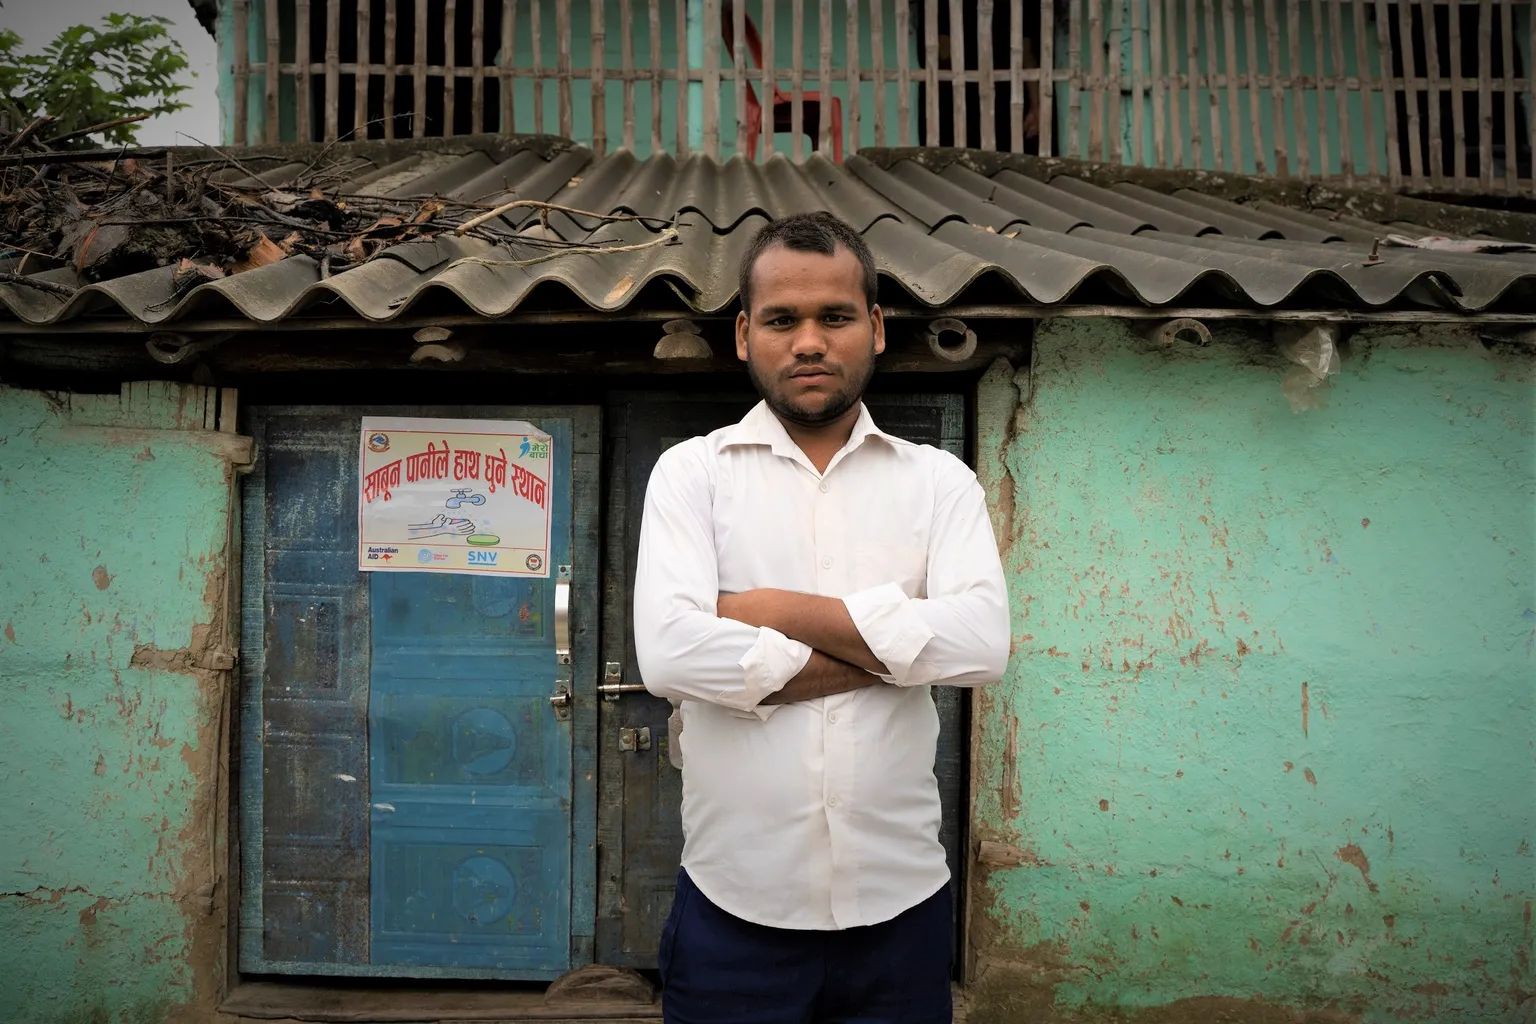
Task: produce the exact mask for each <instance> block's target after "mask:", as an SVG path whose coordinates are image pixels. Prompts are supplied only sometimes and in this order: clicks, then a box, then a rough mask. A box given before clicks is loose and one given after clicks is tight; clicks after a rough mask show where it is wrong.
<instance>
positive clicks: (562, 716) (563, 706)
mask: <svg viewBox="0 0 1536 1024" xmlns="http://www.w3.org/2000/svg"><path fill="white" fill-rule="evenodd" d="M549 706H550V707H552V708H554V709H555V718H557V719H559V720H560V721H562V722H563V721H565V720H566V719H568V718H570V717H571V688H570V687H569V686H566V685H565V684H564V683H557V684H556V685H555V692H554V693H552V694H550V695H549Z"/></svg>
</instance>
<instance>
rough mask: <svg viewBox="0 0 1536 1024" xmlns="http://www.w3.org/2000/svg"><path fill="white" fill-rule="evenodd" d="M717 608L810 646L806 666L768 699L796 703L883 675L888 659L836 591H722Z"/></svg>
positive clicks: (874, 681) (766, 700)
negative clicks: (824, 594)
mask: <svg viewBox="0 0 1536 1024" xmlns="http://www.w3.org/2000/svg"><path fill="white" fill-rule="evenodd" d="M715 611H716V613H717V614H718V615H719V616H720V617H721V618H724V619H734V620H735V621H737V622H742V623H745V624H747V625H748V626H756V627H759V628H761V627H767V628H768V629H774V630H778V631H779V632H780V633H783V634H784V635H785V636H787V637H789V638H790V639H791V640H798V641H799V642H801V643H803V644H805V645H806V646H807V647H810V648H811V657H810V660H808V661H807V662H806V663H805V667H804V668H802V669H801V670H800V671H799V672H798V673H796V674H795V676H793V677H792V678H791V679H790V680H789V682H787V683H785V684H784V686H783V687H781V688H780V689H779V690H778V691H777V692H775V693H771V694H769V695H768V696H767V697H765V698H763V701H762V702H763V703H764V704H769V705H772V704H794V703H796V702H798V701H802V700H814V699H816V698H817V697H830V696H832V695H833V694H838V693H847V692H848V691H850V690H858V689H862V688H863V687H866V686H874V685H877V684H881V683H883V682H884V681H883V680H882V679H881V678H880V677H881V676H883V675H886V674H887V670H886V667H885V665H883V664H882V663H881V662H880V659H879V658H877V657H875V654H874V652H873V651H871V650H870V649H869V644H867V643H865V641H864V637H863V636H862V635H860V633H859V630H858V627H857V626H855V625H854V622H853V616H852V615H850V614H849V613H848V606H847V605H846V604H844V603H843V602H842V601H840V600H838V599H837V598H834V597H818V596H817V595H815V594H800V593H796V592H795V591H792V590H769V589H764V590H749V591H746V592H745V593H741V594H721V595H720V599H719V603H718V604H717V605H716V608H715Z"/></svg>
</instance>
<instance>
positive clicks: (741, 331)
mask: <svg viewBox="0 0 1536 1024" xmlns="http://www.w3.org/2000/svg"><path fill="white" fill-rule="evenodd" d="M747 323H748V320H747V311H746V310H742V311H741V312H740V313H737V314H736V358H737V359H740V360H741V361H742V362H746V361H747Z"/></svg>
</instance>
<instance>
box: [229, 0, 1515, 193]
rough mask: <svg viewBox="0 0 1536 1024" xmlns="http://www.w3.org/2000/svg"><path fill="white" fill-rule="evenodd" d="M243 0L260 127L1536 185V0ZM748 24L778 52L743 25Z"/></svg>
mask: <svg viewBox="0 0 1536 1024" xmlns="http://www.w3.org/2000/svg"><path fill="white" fill-rule="evenodd" d="M230 4H231V8H230V13H229V17H228V19H227V25H226V28H227V32H228V45H227V46H225V48H224V50H223V52H224V54H225V57H224V59H225V60H228V61H230V62H231V64H232V69H233V83H234V89H233V97H232V102H231V103H230V105H229V107H230V109H229V110H228V111H227V113H228V114H229V120H230V121H231V122H232V125H231V127H232V133H231V134H232V136H233V139H234V140H235V141H239V142H247V143H255V142H276V141H280V140H283V139H292V138H300V139H309V140H316V141H321V140H323V141H330V140H335V139H344V138H364V137H368V138H386V139H387V138H403V137H417V138H420V137H423V136H429V135H451V134H463V133H474V132H484V131H502V132H538V133H542V132H556V133H558V134H561V135H565V136H569V137H578V138H579V141H581V142H583V143H585V144H588V145H590V146H591V147H592V148H593V149H594V150H595V151H596V152H597V153H599V154H602V153H604V152H606V151H608V150H609V149H610V148H615V147H623V148H625V149H629V150H637V148H638V149H641V150H647V151H649V152H659V151H663V150H667V151H670V152H673V153H676V154H684V153H687V152H690V151H692V150H700V151H702V152H704V153H707V154H709V155H711V156H715V157H719V156H722V155H723V154H729V153H742V152H747V151H748V150H749V149H752V148H753V147H752V142H753V139H752V136H754V135H755V136H756V142H757V145H756V147H755V149H756V153H755V155H756V156H757V157H758V158H766V157H768V156H771V155H772V154H773V153H774V152H776V146H777V147H780V150H787V151H788V153H789V155H790V156H792V157H793V158H795V159H803V158H804V156H805V155H806V153H807V152H808V150H809V148H811V147H812V146H814V147H815V148H817V149H820V150H823V151H827V152H830V151H831V150H832V149H833V146H832V142H833V140H832V134H833V132H834V131H840V132H841V142H842V149H843V151H844V152H845V153H852V152H856V151H857V150H858V149H859V148H860V147H863V146H871V145H873V146H891V145H897V146H906V145H912V144H917V145H926V146H932V145H939V144H945V145H948V144H960V145H968V146H971V147H974V148H979V149H983V150H997V149H1004V150H1010V151H1015V152H1026V151H1027V152H1038V153H1042V154H1052V155H1057V156H1066V157H1075V158H1080V159H1088V160H1097V161H1106V162H1117V163H1133V164H1138V165H1144V166H1151V167H1169V168H1178V167H1185V168H1204V169H1208V170H1217V171H1226V172H1238V173H1254V174H1268V175H1275V176H1280V177H1289V178H1303V179H1317V180H1329V181H1338V182H1342V183H1346V184H1379V185H1381V186H1384V187H1389V188H1393V189H1412V190H1452V191H1454V190H1463V191H1484V192H1497V191H1510V192H1513V191H1527V192H1529V191H1533V190H1536V182H1533V177H1532V173H1531V153H1532V151H1533V150H1536V92H1533V79H1536V76H1533V75H1532V74H1531V70H1530V62H1531V59H1532V55H1533V53H1536V18H1533V17H1532V7H1533V0H1501V2H1497V3H1495V2H1494V0H1043V2H1038V3H1031V4H1028V5H1026V4H1025V3H1024V2H1023V0H964V2H962V0H739V2H735V3H733V2H731V0H230ZM955 25H960V26H961V27H962V28H961V30H960V31H954V30H953V26H955ZM751 29H755V30H756V31H757V33H758V35H759V37H760V39H761V63H762V65H763V66H766V67H768V68H770V69H771V71H770V72H768V73H765V72H764V71H763V70H762V69H761V68H760V67H759V65H758V62H757V60H756V59H754V57H753V55H752V54H750V53H749V52H748V49H749V48H748V47H747V46H745V45H736V46H734V47H732V48H731V49H727V47H726V45H725V42H724V35H725V34H727V33H729V34H730V36H731V38H732V39H734V40H738V41H740V40H744V39H745V38H747V36H748V33H749V30H751ZM615 30H616V31H615ZM839 36H841V37H842V38H841V39H840V38H839ZM508 54H510V55H512V58H511V59H510V60H509V59H506V58H505V55H508ZM1041 67H1044V68H1047V69H1048V70H1047V71H1046V72H1042V71H1041V70H1040V68H1041ZM957 86H958V87H957ZM775 94H778V95H779V98H780V103H779V104H778V105H777V106H778V110H777V111H776V110H775V104H774V103H773V102H770V101H769V100H770V99H771V98H772V97H773V96H774V95H775ZM809 96H820V97H836V99H837V101H838V103H839V105H840V112H841V125H840V126H834V124H833V118H831V117H826V116H822V117H819V119H818V123H817V125H816V136H815V137H814V138H811V137H808V136H807V135H806V134H805V131H804V129H805V128H806V127H807V126H808V125H809V121H808V118H809V117H814V116H816V114H815V112H816V110H817V108H816V107H814V106H807V105H806V104H805V103H804V102H802V101H803V100H805V99H806V98H807V97H809ZM749 97H751V99H755V100H756V101H758V102H757V103H756V104H755V106H754V104H753V103H752V102H751V100H749ZM753 109H755V110H756V111H757V113H756V114H755V115H754V116H756V117H760V118H761V122H760V123H758V124H754V125H750V126H749V124H748V123H747V121H748V117H747V114H748V111H749V110H753ZM776 114H777V115H778V116H779V117H780V118H787V120H779V121H778V122H777V124H778V127H779V128H780V129H788V133H787V134H788V139H787V140H785V139H784V138H783V135H784V132H783V131H781V132H780V133H779V137H778V138H776V135H775V131H774V129H775V124H776V121H775V118H776ZM1029 125H1034V126H1035V127H1036V128H1037V131H1036V133H1035V134H1033V135H1030V134H1029V133H1027V131H1026V127H1027V126H1029Z"/></svg>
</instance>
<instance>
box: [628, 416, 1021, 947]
mask: <svg viewBox="0 0 1536 1024" xmlns="http://www.w3.org/2000/svg"><path fill="white" fill-rule="evenodd" d="M763 587H772V588H777V589H782V590H793V591H799V592H801V593H809V594H820V595H823V596H827V597H840V598H842V599H843V601H844V602H845V603H846V605H847V606H848V611H849V613H850V615H851V616H852V618H853V622H854V624H855V626H856V627H857V628H858V630H859V633H860V635H861V636H862V637H863V639H864V641H865V643H867V644H868V645H869V648H870V650H871V651H872V652H873V653H874V654H875V656H876V657H877V658H879V659H880V661H881V663H882V664H884V665H885V666H886V668H887V670H888V671H889V673H890V675H888V676H885V677H884V679H885V683H883V684H876V685H873V686H868V687H865V688H863V689H859V690H854V691H851V692H848V693H843V694H838V695H836V696H832V697H824V698H819V699H816V700H808V701H802V702H798V703H792V704H784V705H769V706H763V705H762V704H761V701H762V700H763V699H764V698H766V697H768V696H769V695H770V694H772V693H774V692H775V691H777V690H778V689H780V688H781V687H782V686H783V685H784V684H785V683H786V682H788V681H789V680H790V679H792V678H793V677H794V676H795V675H796V674H798V673H799V672H800V670H801V669H802V668H804V667H805V664H806V662H807V661H808V660H809V658H810V655H811V649H810V648H809V647H807V646H806V645H805V644H803V643H800V642H798V641H795V640H791V639H789V638H788V637H786V636H785V635H784V634H782V633H779V632H777V631H775V630H773V629H768V628H756V627H753V626H748V625H746V624H744V623H741V622H736V621H734V620H731V619H723V618H719V617H717V616H716V614H715V610H716V604H717V600H718V597H719V595H720V594H721V593H741V592H744V591H747V590H753V589H758V588H763ZM635 647H636V650H637V652H638V654H639V659H640V672H641V675H642V676H643V677H644V680H645V685H646V688H647V689H648V690H650V692H651V693H653V694H655V695H657V696H659V697H665V698H667V699H669V700H671V701H673V702H674V703H678V704H680V707H681V711H682V718H683V728H682V732H681V735H680V742H681V747H682V755H683V834H684V837H685V840H684V847H683V867H684V868H686V869H687V871H688V874H689V876H690V877H691V878H692V879H693V881H694V883H695V884H697V885H698V887H699V889H700V890H701V891H702V892H703V893H704V894H705V895H706V896H708V897H709V899H710V900H711V901H713V902H714V903H715V904H716V905H718V906H719V907H721V908H722V909H723V910H725V911H726V912H728V913H730V914H733V915H735V916H736V917H739V918H742V919H744V920H747V921H752V922H755V923H757V924H762V925H768V926H771V927H777V928H799V929H824V930H825V929H840V928H851V927H854V926H857V925H869V924H876V923H879V922H881V921H887V920H889V919H891V918H893V917H895V916H896V915H897V914H900V913H901V912H902V911H904V910H907V909H909V908H911V907H913V906H915V905H917V904H918V903H920V902H922V901H923V900H925V899H927V898H928V897H929V896H931V895H933V894H934V893H935V892H937V891H938V890H939V888H940V887H941V886H943V885H944V884H946V882H947V881H948V880H949V868H948V866H947V864H946V863H945V859H944V849H943V847H942V846H940V845H939V816H940V810H939V790H938V782H937V780H936V779H935V778H934V774H933V763H934V749H935V744H936V742H937V739H938V734H939V719H938V713H937V711H936V709H935V707H934V703H933V699H932V696H931V694H930V692H929V688H930V687H931V686H935V685H949V686H977V685H981V684H984V683H990V682H994V681H996V680H997V679H999V678H1001V676H1002V673H1003V669H1004V666H1005V664H1006V663H1007V660H1008V647H1009V620H1008V598H1007V593H1006V590H1005V587H1004V583H1003V573H1002V566H1001V564H1000V562H999V559H998V552H997V543H996V541H995V540H994V538H993V535H992V526H991V523H990V521H989V520H988V517H987V509H986V504H985V500H984V497H983V494H982V490H981V487H980V485H979V484H978V483H977V482H976V477H975V474H973V473H972V472H971V471H970V470H969V469H968V468H967V467H966V466H965V464H964V463H962V462H961V461H960V460H959V459H956V458H955V457H954V456H952V455H949V454H947V453H945V452H943V451H940V450H938V449H936V448H932V447H929V446H927V445H915V444H912V443H910V442H908V441H904V440H902V439H900V438H896V437H892V436H890V435H889V434H886V433H883V432H882V431H880V430H878V429H877V428H876V427H875V425H874V422H873V421H872V420H871V419H870V416H869V411H868V410H867V409H862V410H861V412H860V415H859V419H858V422H857V424H856V425H855V426H854V428H853V434H852V436H851V437H850V438H849V440H848V444H847V445H846V446H845V447H844V448H843V449H842V450H841V451H839V452H838V453H837V454H836V455H835V456H834V457H833V459H832V461H831V462H830V463H829V464H828V465H827V469H826V472H825V473H818V472H817V471H816V469H815V467H814V466H812V465H811V463H810V460H809V459H807V458H806V457H805V454H804V453H803V452H801V450H800V448H799V446H798V445H796V444H795V443H794V441H793V440H791V439H790V437H789V435H788V433H786V432H785V430H784V427H783V425H782V424H781V423H780V422H779V421H778V419H777V417H775V416H774V415H773V413H772V412H771V411H770V410H769V409H768V407H767V406H766V405H765V404H759V405H758V406H757V407H756V408H754V409H753V410H752V412H750V413H749V414H748V415H747V416H746V418H745V419H743V420H742V421H741V422H740V423H737V424H735V425H734V426H730V427H726V428H724V429H722V430H717V431H715V432H714V433H712V434H710V435H709V436H708V437H696V438H693V439H692V440H689V441H685V442H683V443H682V444H679V445H677V446H676V447H674V448H672V449H670V450H668V451H667V452H665V453H664V454H663V455H662V456H661V459H660V460H659V461H658V462H657V463H656V469H655V471H654V473H653V474H652V476H651V482H650V487H649V489H648V490H647V492H646V496H645V518H644V523H643V525H642V527H641V532H640V562H639V568H638V571H637V573H636V578H635Z"/></svg>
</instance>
